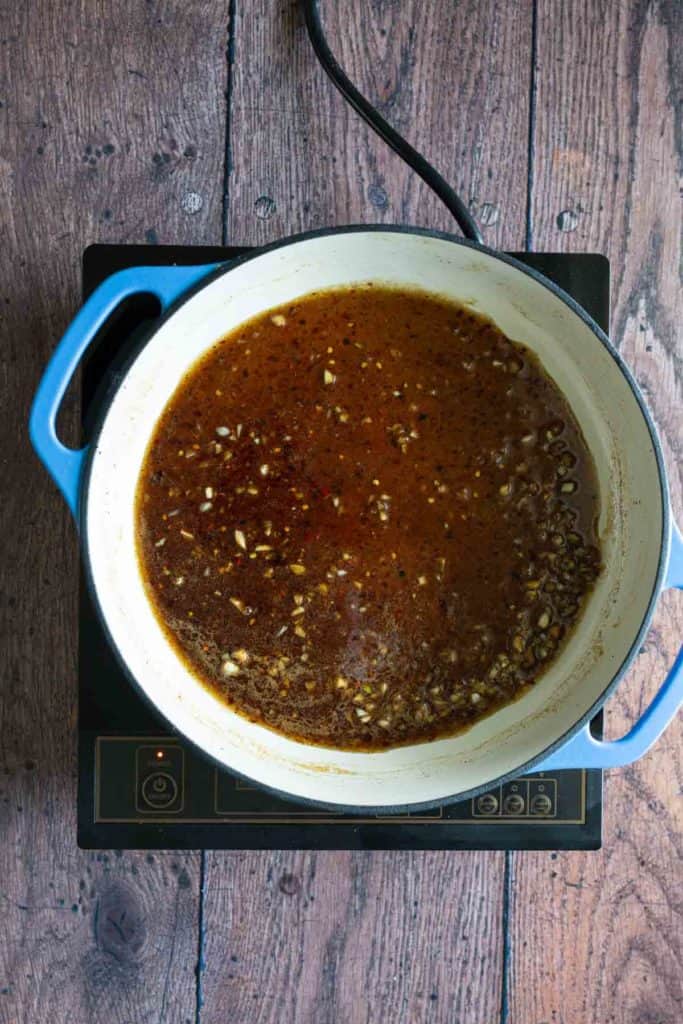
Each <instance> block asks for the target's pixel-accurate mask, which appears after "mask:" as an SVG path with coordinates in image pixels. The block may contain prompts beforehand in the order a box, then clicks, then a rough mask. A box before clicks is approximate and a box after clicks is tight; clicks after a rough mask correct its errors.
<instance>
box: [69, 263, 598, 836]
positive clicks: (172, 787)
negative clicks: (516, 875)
mask: <svg viewBox="0 0 683 1024" xmlns="http://www.w3.org/2000/svg"><path fill="white" fill-rule="evenodd" d="M244 251H245V250H244V249H241V248H236V247H229V248H219V247H177V246H135V245H122V246H114V245H94V246H90V248H88V249H87V250H86V252H85V254H84V257H83V293H84V297H87V296H88V295H89V294H90V292H91V291H93V289H94V288H96V287H97V285H98V284H100V283H101V282H102V281H103V280H105V279H106V278H107V277H108V276H109V275H110V274H112V273H114V272H115V271H117V270H121V269H123V268H125V267H130V266H140V265H155V266H159V265H171V264H181V265H183V264H185V265H189V264H201V263H216V262H222V261H227V260H230V259H231V258H234V257H235V256H236V255H238V254H240V253H242V252H244ZM514 255H516V256H517V258H518V259H519V260H521V261H523V262H524V263H527V264H528V265H530V266H532V267H534V268H535V269H537V270H539V271H540V272H541V273H543V274H545V275H546V276H547V277H548V278H550V279H551V280H553V281H556V282H557V284H559V285H560V286H561V287H562V288H564V289H565V291H567V292H569V294H570V295H572V296H573V297H574V298H575V299H576V301H577V302H579V303H580V305H582V306H583V307H584V308H585V309H586V310H587V311H588V312H589V313H590V314H591V316H592V317H593V318H594V319H595V320H596V321H597V322H598V323H599V324H600V326H601V327H603V328H604V329H605V330H607V328H608V320H609V264H608V263H607V260H606V259H605V258H604V257H602V256H598V255H587V254H586V255H584V254H579V255H576V254H575V255H557V254H535V253H534V254H532V253H515V254H514ZM157 314H158V310H157V308H156V307H155V303H154V302H153V301H150V300H149V299H145V298H139V299H135V300H131V301H129V302H127V303H124V305H123V306H122V307H121V309H120V310H119V311H118V313H117V314H116V315H115V317H114V318H113V319H111V320H110V321H109V323H108V324H107V325H106V326H105V328H104V329H103V331H102V332H101V333H100V335H99V337H98V338H97V339H96V342H95V344H94V346H93V347H92V349H91V351H90V353H89V355H88V357H87V360H86V363H85V365H84V372H83V425H84V435H85V438H86V439H87V437H88V432H89V425H90V423H91V422H92V417H93V416H94V414H95V412H96V409H97V406H98V404H99V402H100V401H101V399H102V396H103V395H104V394H105V393H106V391H107V390H108V389H110V388H111V387H112V386H115V385H116V382H117V379H118V378H117V374H118V372H119V371H120V367H121V365H122V363H123V361H124V360H125V357H126V354H127V353H128V352H129V351H130V349H131V348H132V346H134V344H135V343H136V340H137V339H138V338H139V336H140V333H141V331H143V330H144V329H146V328H147V327H148V326H149V325H150V322H153V320H154V317H155V316H156V315H157ZM78 725H79V759H78V778H79V786H78V841H79V845H80V846H82V847H84V848H86V849H102V848H112V847H113V848H158V849H164V848H165V849H195V848H200V847H208V848H217V849H240V848H244V849H453V850H464V849H597V848H599V846H600V841H601V829H602V773H601V772H600V771H596V770H590V771H584V770H579V769H577V770H572V771H557V772H553V773H552V774H549V773H543V772H537V773H534V774H531V775H527V776H525V777H523V778H519V779H515V780H512V781H509V782H506V783H505V784H504V785H502V786H495V787H493V788H492V789H491V790H490V791H489V792H487V793H484V794H482V795H480V796H477V797H475V798H474V799H473V800H467V801H464V802H463V803H458V804H453V805H450V806H448V807H442V808H438V809H437V810H433V811H430V812H419V813H415V814H410V815H405V816H401V817H396V816H385V815H368V816H366V817H360V818H359V817H357V816H355V815H343V814H333V813H328V812H325V811H318V810H315V809H311V808H309V807H308V806H303V805H301V804H297V803H294V802H290V801H285V800H282V799H279V798H277V797H274V796H271V795H270V794H268V793H266V792H264V791H263V790H261V789H259V788H257V787H255V786H254V787H252V786H250V785H248V784H247V783H245V782H243V781H242V780H240V779H237V778H235V777H233V776H232V775H230V774H229V773H228V772H226V771H223V770H221V769H218V768H216V766H215V765H214V764H213V763H212V762H211V761H209V760H207V759H206V758H205V757H203V756H202V755H201V754H200V753H199V752H198V751H197V750H196V749H195V748H194V747H193V746H192V745H191V744H189V743H188V742H187V741H185V740H183V739H182V738H181V737H178V736H175V735H172V734H169V731H168V728H167V727H166V726H165V724H164V723H163V722H161V720H160V719H159V718H158V717H157V716H156V715H155V713H154V710H153V709H152V708H151V706H150V705H148V704H147V703H146V701H145V700H144V699H143V698H142V697H141V696H140V695H139V694H138V693H137V692H136V691H135V690H134V688H133V687H132V685H131V684H130V683H129V681H128V680H127V678H126V676H125V674H124V673H123V671H122V669H121V667H120V666H119V664H118V662H117V660H116V658H115V656H114V654H113V653H112V651H111V650H110V648H109V645H108V642H107V640H106V638H105V635H104V633H103V631H102V628H101V626H100V624H99V621H98V618H97V614H96V612H95V610H94V608H93V605H92V603H91V601H90V598H89V595H88V592H87V588H86V586H85V583H84V581H83V580H82V582H81V599H80V636H79V717H78Z"/></svg>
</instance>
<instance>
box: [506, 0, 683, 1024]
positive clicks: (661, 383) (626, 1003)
mask: <svg viewBox="0 0 683 1024" xmlns="http://www.w3.org/2000/svg"><path fill="white" fill-rule="evenodd" d="M682 29H683V25H682V24H681V19H680V17H678V18H676V17H675V5H670V4H645V3H639V2H636V0H628V2H626V0H625V2H623V3H621V4H610V3H604V2H603V3H593V2H592V0H582V2H577V3H576V4H571V5H568V4H563V3H561V2H559V0H540V2H539V8H538V41H539V42H538V79H537V113H538V119H537V124H536V132H535V138H534V144H535V160H534V169H533V170H534V174H533V177H534V182H535V186H534V190H533V226H534V241H535V247H536V248H538V249H560V250H562V251H574V250H577V251H583V250H586V249H588V250H597V251H600V252H604V253H606V254H607V255H608V256H609V258H610V260H611V264H612V273H613V285H612V299H613V314H612V333H613V338H614V340H615V342H616V343H617V344H618V345H619V347H620V349H621V352H622V354H623V355H624V357H625V358H626V360H627V361H628V363H629V364H630V366H631V367H632V368H633V369H634V371H635V374H636V377H637V378H638V380H639V382H640V384H641V386H642V387H643V389H644V391H645V394H646V396H647V398H648V401H649V403H650V407H651V409H652V411H653V413H654V415H655V419H656V420H657V423H658V425H659V428H660V431H661V436H662V440H663V443H664V449H665V455H666V459H667V465H668V469H669V474H670V481H671V485H672V496H673V502H674V508H675V509H676V510H677V513H678V517H679V521H680V519H681V509H682V503H681V478H680V467H681V460H680V454H681V451H680V444H681V433H680V425H681V419H680V408H681V397H682V396H681V388H682V384H683V380H682V375H681V332H680V324H681V319H682V313H683V309H682V308H681V292H680V281H679V278H678V267H679V248H678V247H679V242H680V237H681V209H680V200H679V196H678V180H677V171H678V167H679V166H680V163H679V162H680V157H681V151H680V144H681V138H680V114H681V111H680V99H681V96H680V84H681V81H682V80H683V76H682V75H681V67H680V58H681V53H682V52H683V45H682V44H683V33H682ZM676 61H678V65H679V66H678V68H676V67H675V62H676ZM676 111H677V113H676ZM562 228H564V229H565V230H562ZM567 229H573V230H567ZM682 632H683V603H682V602H681V600H680V595H667V596H666V597H665V598H664V599H663V600H662V601H661V603H660V606H659V609H658V611H657V613H656V616H655V621H654V625H653V628H652V630H651V632H650V635H649V637H648V640H647V642H646V644H645V648H644V652H643V653H642V655H641V657H640V658H639V659H638V662H637V664H636V666H635V668H634V669H633V670H632V671H631V673H630V674H629V676H628V679H627V680H626V681H625V682H624V683H622V685H621V686H620V688H619V691H618V694H617V695H616V696H615V698H614V699H613V700H611V701H610V702H609V705H608V715H607V727H608V732H609V734H610V735H612V736H615V735H620V734H622V733H623V732H625V731H626V730H627V729H628V728H629V726H630V725H631V724H632V722H633V721H635V720H636V718H637V716H638V714H639V713H640V712H641V711H642V709H643V708H644V707H646V705H647V703H648V701H649V700H650V699H651V698H652V696H653V694H654V693H655V690H656V688H657V685H658V684H659V683H660V682H661V681H662V679H663V677H664V674H665V672H666V671H667V669H668V667H669V666H670V665H671V663H672V661H673V658H674V656H675V653H676V650H677V646H678V642H679V638H680V636H681V633H682ZM682 740H683V722H681V719H680V717H679V719H678V721H677V722H676V723H675V724H674V725H673V726H672V727H671V728H670V729H669V730H668V732H667V733H666V734H665V736H664V737H663V739H662V740H660V742H659V743H658V744H657V746H656V747H655V748H654V750H653V751H652V752H651V753H650V754H649V755H648V756H647V757H646V758H644V759H643V760H642V761H641V762H639V763H638V764H636V765H633V766H631V767H629V768H627V769H623V770H615V771H613V772H610V773H609V774H608V777H607V781H606V786H605V801H606V804H605V811H606V819H605V846H604V849H603V850H602V851H601V852H600V853H598V854H589V855H584V854H572V853H564V854H559V855H553V854H520V855H517V856H515V858H514V863H513V889H512V901H511V917H510V925H511V950H512V952H511V975H510V1016H509V1020H510V1022H511V1024H529V1022H530V1021H531V1022H536V1021H554V1022H557V1024H560V1022H567V1024H569V1022H571V1024H594V1022H595V1024H597V1022H600V1024H604V1022H609V1021H615V1022H619V1024H621V1022H627V1021H628V1022H632V1024H636V1022H645V1021H658V1022H661V1024H665V1022H666V1024H674V1022H677V1021H680V1020H681V1016H682V1014H683V987H682V986H681V975H680V964H681V953H682V950H681V940H682V939H683V922H682V921H681V910H682V907H681V900H680V881H681V867H680V865H681V854H682V850H681V835H682V834H683V830H682V825H683V821H682V815H681V801H680V792H681V786H682V785H683V768H682V758H681V750H682V749H683V743H682Z"/></svg>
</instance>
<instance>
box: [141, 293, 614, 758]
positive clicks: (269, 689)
mask: <svg viewBox="0 0 683 1024" xmlns="http://www.w3.org/2000/svg"><path fill="white" fill-rule="evenodd" d="M598 511H599V500H598V490H597V484H596V478H595V472H594V467H593V464H592V460H591V457H590V454H589V452H588V450H587V448H586V444H585V442H584V440H583V437H582V435H581V432H580V430H579V427H578V425H577V423H576V422H575V420H574V418H573V416H572V414H571V412H570V410H569V408H568V405H567V403H566V401H565V399H564V398H563V396H562V394H561V393H560V391H559V390H558V388H557V386H556V385H555V384H554V383H553V381H552V380H551V379H550V378H549V377H548V376H547V374H546V373H545V372H544V371H543V369H542V368H541V366H540V364H539V362H538V361H537V360H536V358H535V357H534V356H533V355H532V354H531V353H530V352H529V351H528V350H526V349H525V348H524V347H523V346H522V345H519V344H517V343H513V342H511V341H509V340H508V339H507V338H506V337H505V336H504V335H503V334H502V333H501V332H500V331H499V330H498V329H497V328H496V327H495V326H494V325H493V324H492V323H491V322H490V321H488V320H485V319H483V318H481V317H479V316H476V315H475V314H473V313H472V312H470V311H469V310H466V309H465V308H461V307H458V306H456V305H454V304H452V303H450V302H447V301H445V300H442V299H439V298H437V297H434V296H430V295H427V294H425V293H422V292H406V291H396V290H392V289H389V288H383V287H380V286H374V285H369V286H367V287H358V288H353V289H345V290H336V291H330V292H325V293H319V294H315V295H311V296H308V297H307V298H305V299H303V300H301V301H299V302H297V303H296V304H295V305H291V306H283V307H281V308H279V309H277V310H271V311H270V312H269V313H267V314H265V315H263V316H260V317H258V318H256V319H254V320H252V321H250V322H249V323H247V324H244V325H242V326H241V327H240V329H239V330H237V331H235V332H234V333H232V334H231V335H229V336H228V337H226V338H224V339H223V340H222V341H221V342H219V343H218V344H217V345H216V346H215V347H214V348H212V349H211V351H210V352H208V353H207V354H206V356H204V357H203V358H202V359H201V360H200V361H199V362H198V363H197V364H196V365H195V366H194V368H193V369H192V370H191V372H190V373H189V374H188V375H187V376H186V377H185V379H184V380H183V381H182V383H181V384H180V386H179V387H178V389H177V391H176V393H175V394H174V395H173V397H172V398H171V400H170V401H169V403H168V406H167V408H166V410H165V411H164V413H163V416H162V417H161V420H160V421H159V423H158V425H157V428H156V431H155V434H154V436H153V438H152V440H151V442H150V445H149V449H148V452H147V455H146V459H145V463H144V466H143V470H142V472H141V476H140V481H139V485H138V499H137V524H138V549H139V557H140V561H141V565H142V570H143V575H144V578H145V581H146V586H147V589H148V593H149V596H150V598H151V600H152V602H153V605H154V607H155V609H156V612H157V615H158V618H159V620H160V621H161V623H162V625H163V627H164V629H165V631H166V633H167V635H168V637H169V639H170V640H171V641H172V642H173V644H174V646H175V647H176V649H177V650H178V651H179V652H180V653H181V655H182V656H183V658H184V659H185V661H186V662H187V663H188V665H189V666H190V667H191V670H192V671H193V673H194V674H195V675H196V676H198V677H199V678H200V679H201V680H203V682H204V683H205V684H206V685H207V686H209V687H210V688H211V689H212V690H214V691H215V692H216V693H217V694H218V695H219V696H220V697H221V699H223V700H224V701H225V702H227V703H228V704H230V705H231V706H232V707H233V708H235V709H236V710H237V711H239V712H241V713H242V714H244V715H246V716H247V717H249V718H251V719H253V720H256V721H259V722H262V723H264V724H265V725H267V726H269V727H271V728H273V729H276V730H279V731H281V732H284V733H286V734H288V735H290V736H293V737H298V738H301V739H304V740H306V741H309V742H313V743H320V744H325V745H330V746H335V747H340V748H363V749H373V748H374V749H377V748H382V747H388V746H392V745H396V744H401V743H406V742H415V741H420V740H425V739H431V738H434V737H437V736H441V735H446V734H451V733H453V732H456V731H458V730H459V729H461V728H463V727H464V726H467V725H469V724H471V723H472V722H474V721H476V720H477V719H478V718H480V717H481V716H482V715H485V714H487V713H489V712H490V711H492V710H493V709H495V708H497V707H500V706H501V705H503V704H506V703H508V702H510V701H511V700H513V699H515V698H516V697H518V696H519V695H520V694H521V693H523V692H524V689H525V688H526V687H528V686H530V685H532V684H533V683H534V681H535V680H536V679H537V678H538V676H539V675H540V674H541V673H542V672H543V671H544V670H546V669H547V667H548V665H549V664H550V663H551V662H552V661H553V659H554V658H555V657H556V655H557V653H558V651H559V650H560V648H561V646H562V644H563V641H564V640H565V638H566V636H567V633H568V631H569V630H570V629H571V628H572V626H573V625H574V624H575V622H576V621H577V618H578V617H579V615H580V613H581V609H582V605H583V603H584V601H585V598H586V595H587V593H588V591H589V590H590V588H591V586H592V584H593V582H594V580H595V578H596V576H597V575H598V573H599V570H600V553H599V550H598V543H597V538H596V528H597V517H598Z"/></svg>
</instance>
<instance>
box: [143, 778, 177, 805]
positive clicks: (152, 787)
mask: <svg viewBox="0 0 683 1024" xmlns="http://www.w3.org/2000/svg"><path fill="white" fill-rule="evenodd" d="M177 797H178V783H177V782H176V781H175V779H174V778H172V777H171V776H170V775H167V774H166V773H165V772H155V773H154V774H153V775H148V776H147V778H146V779H145V781H144V782H143V783H142V799H143V800H144V801H145V803H146V804H149V806H150V807H151V808H152V809H153V810H155V811H160V810H165V809H166V808H167V807H170V805H171V804H172V803H173V802H174V800H176V799H177Z"/></svg>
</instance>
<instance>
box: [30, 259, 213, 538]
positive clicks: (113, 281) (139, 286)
mask: <svg viewBox="0 0 683 1024" xmlns="http://www.w3.org/2000/svg"><path fill="white" fill-rule="evenodd" d="M217 266H219V264H217V263H216V264H210V265H207V264H203V265H202V266H196V267H129V268H128V269H126V270H120V271H118V273H116V274H112V276H111V277H109V278H107V280H106V281H104V282H103V283H102V284H101V285H100V286H99V288H97V289H96V290H95V291H94V292H93V293H92V295H91V296H90V297H89V298H88V300H87V301H86V303H85V304H84V305H83V306H82V307H81V309H80V310H79V311H78V313H77V314H76V316H75V317H74V319H73V320H72V321H71V323H70V324H69V326H68V328H67V330H66V333H65V334H64V336H63V337H62V340H61V341H60V342H59V344H58V346H57V348H56V349H55V351H54V353H53V355H52V358H51V359H50V362H49V363H48V365H47V368H46V370H45V373H44V374H43V376H42V379H41V381H40V384H39V385H38V390H37V391H36V395H35V398H34V400H33V405H32V407H31V415H30V418H29V434H30V437H31V443H32V444H33V447H34V448H35V450H36V452H37V454H38V456H39V458H40V459H41V461H42V462H43V464H44V465H45V468H46V469H47V471H48V473H49V474H50V476H51V477H52V478H53V480H54V481H55V483H56V484H57V486H58V487H59V489H60V491H61V492H62V494H63V495H64V498H65V499H66V503H67V505H68V506H69V508H70V510H71V512H72V514H73V515H74V517H75V518H76V519H78V501H79V493H80V483H81V475H82V471H83V465H84V462H85V457H86V454H87V447H85V448H80V449H73V448H67V447H66V445H63V444H62V442H61V441H60V440H59V438H58V436H57V427H56V423H57V413H58V412H59V407H60V405H61V403H62V399H63V398H64V393H65V392H66V389H67V387H68V386H69V381H70V380H71V378H72V377H73V375H74V373H75V371H76V368H77V367H78V364H79V363H80V361H81V359H82V358H83V355H84V354H85V351H86V349H87V348H88V346H89V345H90V343H91V342H92V341H93V339H94V338H95V336H96V334H97V332H98V331H99V330H100V328H101V327H102V326H103V324H104V323H105V322H106V321H107V320H108V318H109V317H110V316H111V314H112V313H113V312H114V310H115V309H116V307H117V306H118V305H120V303H121V302H122V301H123V300H124V299H126V298H128V297H129V296H131V295H139V294H142V293H145V294H148V295H149V294H151V295H154V296H156V298H157V299H158V300H159V302H160V303H161V308H162V310H166V309H167V308H168V307H169V306H170V305H171V304H172V303H173V302H175V300H176V299H178V298H179V297H180V296H181V295H182V294H183V292H185V291H186V290H187V289H188V288H190V287H192V285H194V284H196V283H197V282H198V281H200V280H201V279H202V278H204V277H206V275H207V274H208V273H210V272H211V271H212V270H214V269H215V268H216V267H217Z"/></svg>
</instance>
